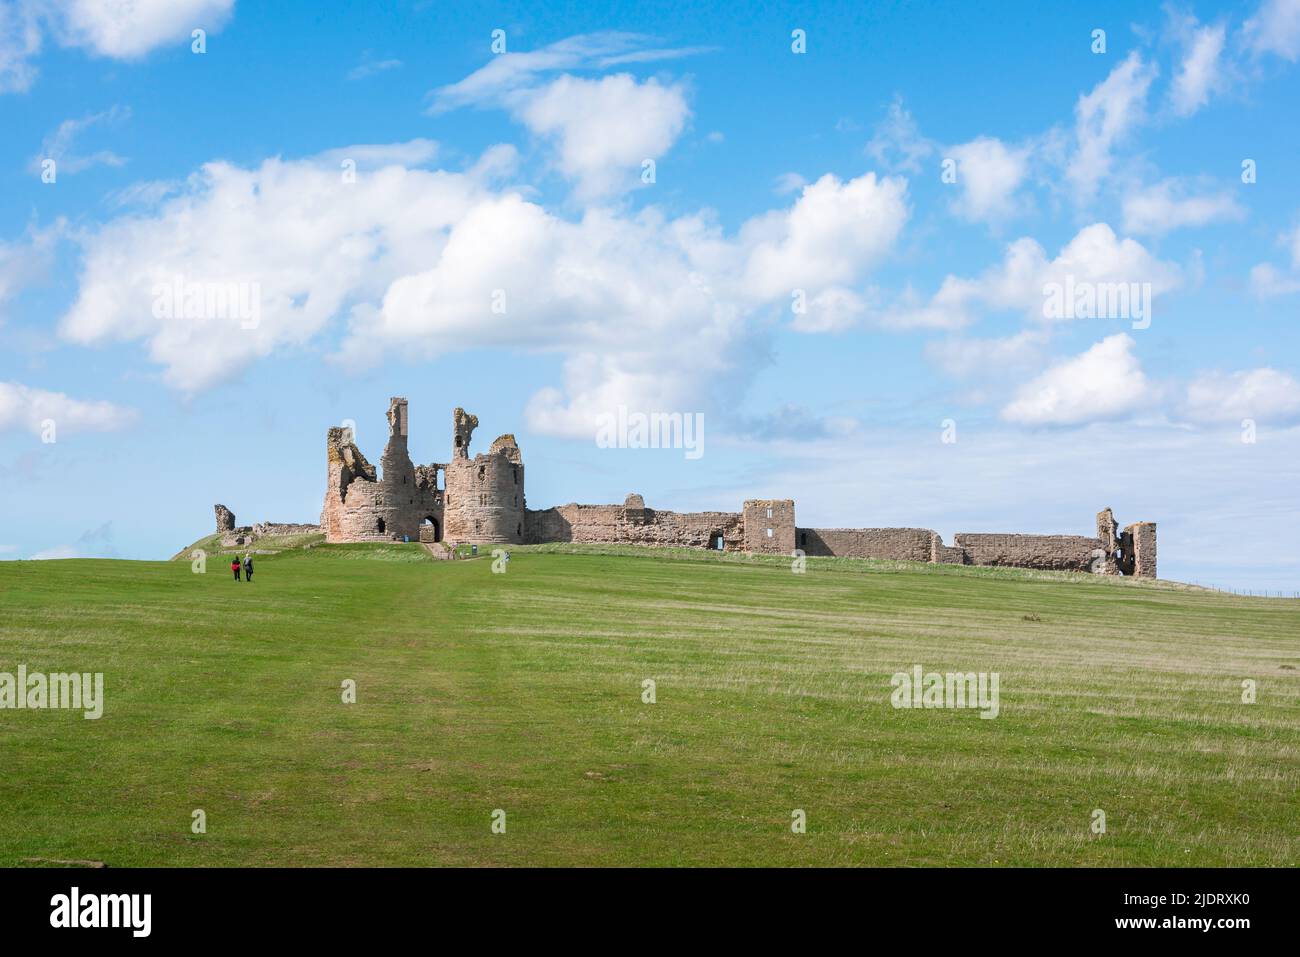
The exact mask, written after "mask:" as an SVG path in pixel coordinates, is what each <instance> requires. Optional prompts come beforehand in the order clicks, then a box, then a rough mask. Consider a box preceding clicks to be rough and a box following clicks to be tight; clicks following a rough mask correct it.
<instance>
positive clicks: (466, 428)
mask: <svg viewBox="0 0 1300 957" xmlns="http://www.w3.org/2000/svg"><path fill="white" fill-rule="evenodd" d="M454 422H455V438H454V445H453V448H452V460H451V463H450V464H449V465H448V466H447V470H446V475H447V490H446V497H445V500H444V501H445V506H444V515H445V516H446V522H447V526H446V533H445V537H446V539H447V540H448V541H460V542H503V543H508V544H514V545H518V544H521V543H522V542H523V540H524V509H525V502H524V462H523V457H522V455H521V454H520V452H519V446H518V444H516V442H515V437H514V436H513V435H503V436H501V437H500V438H498V439H497V440H496V441H495V442H493V443H492V446H491V448H489V449H488V451H487V454H482V453H480V454H478V455H476V456H474V458H472V459H471V458H470V457H469V442H470V438H471V436H472V435H473V433H474V429H475V427H476V426H477V425H478V419H477V418H476V417H475V416H473V415H469V414H467V413H466V412H465V410H464V409H457V410H456V411H455V413H454Z"/></svg>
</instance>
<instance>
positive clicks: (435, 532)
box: [420, 515, 442, 542]
mask: <svg viewBox="0 0 1300 957" xmlns="http://www.w3.org/2000/svg"><path fill="white" fill-rule="evenodd" d="M420 541H422V542H440V541H442V526H441V525H439V524H438V520H437V519H436V518H434V517H433V516H432V515H426V516H424V520H423V521H421V522H420Z"/></svg>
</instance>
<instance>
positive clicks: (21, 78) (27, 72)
mask: <svg viewBox="0 0 1300 957" xmlns="http://www.w3.org/2000/svg"><path fill="white" fill-rule="evenodd" d="M234 6H235V0H5V2H4V3H2V4H0V93H3V92H11V91H19V92H21V91H23V90H26V89H28V88H30V87H31V85H32V83H33V81H34V80H35V78H36V68H35V67H34V66H33V65H32V62H31V61H32V60H33V59H34V58H35V57H36V56H37V54H39V52H40V50H41V47H42V45H43V43H44V41H45V40H46V39H47V38H48V39H50V40H52V41H53V42H54V43H56V44H58V45H59V46H61V47H71V48H76V49H81V50H85V51H86V52H88V53H90V54H92V55H95V56H103V57H110V58H112V59H116V60H133V59H138V58H140V57H142V56H144V55H145V54H147V53H149V52H150V51H152V50H155V49H157V48H159V47H161V46H164V45H166V44H168V43H188V41H189V38H190V32H191V31H192V30H194V29H196V28H201V29H204V30H206V31H207V32H208V33H213V32H215V31H217V30H219V29H220V28H221V27H223V26H224V25H225V24H226V21H227V20H229V18H230V14H231V11H232V10H233V9H234Z"/></svg>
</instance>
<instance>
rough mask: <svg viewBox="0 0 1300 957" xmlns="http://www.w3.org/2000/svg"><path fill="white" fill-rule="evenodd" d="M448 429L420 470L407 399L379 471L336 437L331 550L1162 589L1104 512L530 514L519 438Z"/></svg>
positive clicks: (1142, 538)
mask: <svg viewBox="0 0 1300 957" xmlns="http://www.w3.org/2000/svg"><path fill="white" fill-rule="evenodd" d="M452 427H453V428H452V449H451V461H450V462H446V463H437V462H435V463H431V464H428V465H414V464H413V463H412V462H411V457H410V454H409V452H408V450H407V435H408V428H407V403H406V399H403V398H400V397H399V398H394V399H392V400H391V401H390V403H389V407H388V443H387V445H386V446H385V448H384V454H383V456H382V457H381V458H380V468H379V469H376V468H375V467H374V466H373V465H371V464H370V463H369V462H368V461H366V458H365V456H364V455H362V453H361V450H360V449H359V448H357V446H356V444H355V442H353V436H352V434H351V432H350V430H347V429H343V428H331V429H330V430H329V432H328V434H327V436H326V442H325V452H326V482H325V502H324V507H323V508H322V510H321V529H322V530H323V531H324V533H325V539H326V541H329V542H358V541H391V540H398V541H400V540H402V539H403V538H409V539H410V540H412V541H416V540H419V541H423V542H436V541H442V540H444V539H445V540H447V541H452V542H483V543H488V542H500V543H506V544H510V543H513V544H524V543H527V544H540V543H544V542H590V543H627V544H638V545H676V546H685V547H689V548H712V549H721V550H727V551H747V552H760V553H766V554H773V555H793V554H795V553H796V551H801V552H803V553H804V554H806V555H821V556H841V557H848V558H877V559H893V560H898V561H913V562H931V563H936V564H951V565H1009V566H1015V567H1019V568H1041V569H1048V570H1053V571H1074V572H1092V573H1095V574H1103V575H1136V576H1138V577H1140V578H1154V577H1156V526H1155V523H1154V522H1137V523H1135V524H1133V525H1128V526H1126V527H1125V528H1124V529H1123V530H1122V531H1121V530H1120V529H1119V525H1118V523H1117V522H1116V521H1115V516H1114V515H1113V514H1112V513H1111V510H1110V509H1109V508H1107V509H1103V510H1102V511H1100V512H1098V513H1097V525H1096V528H1097V534H1096V536H1084V535H1019V534H985V533H968V532H963V533H959V534H957V535H954V536H953V543H952V545H945V544H944V543H943V539H942V537H941V536H939V535H938V534H937V533H936V532H934V531H932V530H931V529H928V528H799V527H798V526H797V525H796V524H795V515H794V501H793V500H792V499H752V500H749V501H746V502H745V503H744V505H743V506H742V508H741V511H739V512H669V511H661V510H659V509H655V508H650V507H647V506H646V503H645V501H644V500H643V499H642V498H641V496H640V495H637V494H631V495H629V496H628V497H627V499H626V500H625V501H624V502H623V504H622V505H578V504H576V503H571V504H569V505H559V506H556V507H554V508H547V509H540V510H533V509H529V508H528V507H527V502H526V499H525V498H524V462H523V455H522V454H521V453H520V451H519V445H518V444H517V443H516V441H515V437H514V436H513V435H502V436H500V437H498V438H497V439H496V440H495V441H494V442H493V443H492V444H491V446H490V447H489V448H488V451H487V452H486V453H479V454H478V455H476V456H474V458H472V459H471V458H470V457H469V446H470V440H471V439H472V438H473V435H474V430H475V429H476V428H478V418H477V417H476V416H473V415H470V414H469V413H467V412H466V411H465V410H464V409H456V410H455V412H454V413H453V416H452ZM216 519H217V531H218V532H220V533H222V535H223V536H235V535H239V534H240V533H247V532H252V534H251V536H248V539H249V540H252V539H254V538H256V537H257V536H258V535H260V534H267V533H268V532H264V531H259V530H263V529H268V528H276V529H285V530H288V529H290V528H292V529H294V530H301V529H303V528H304V526H265V525H261V526H254V527H253V528H252V529H248V528H236V527H235V516H234V514H233V513H232V512H231V511H230V510H229V509H227V508H226V507H225V506H224V505H218V506H216ZM243 542H244V537H243V536H241V541H240V543H241V544H243Z"/></svg>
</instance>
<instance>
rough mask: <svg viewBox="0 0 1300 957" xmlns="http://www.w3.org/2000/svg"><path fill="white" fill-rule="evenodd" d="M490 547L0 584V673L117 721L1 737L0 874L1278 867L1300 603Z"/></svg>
mask: <svg viewBox="0 0 1300 957" xmlns="http://www.w3.org/2000/svg"><path fill="white" fill-rule="evenodd" d="M489 550H490V549H489ZM601 551H606V552H608V551H623V552H626V553H628V554H626V555H611V554H601V553H600V552H601ZM511 553H512V556H513V558H512V561H511V563H510V568H509V572H508V573H507V574H505V575H494V574H492V573H491V571H490V559H486V560H482V559H481V560H478V561H467V562H435V561H431V560H428V558H427V556H426V555H425V553H424V552H423V551H422V549H421V548H420V547H419V546H417V545H409V546H402V545H393V546H324V547H318V548H313V549H310V550H303V551H286V552H284V553H282V554H279V555H274V556H263V557H261V559H260V560H259V562H258V565H257V567H258V574H257V580H256V581H255V582H254V583H253V584H252V585H248V584H242V583H241V584H239V585H235V584H234V582H233V581H231V580H230V576H229V571H228V570H226V569H225V568H224V564H223V563H220V562H215V561H214V564H213V565H212V566H211V567H209V569H208V573H207V574H205V575H195V574H192V573H191V570H190V566H189V564H188V562H173V563H134V562H112V561H64V562H41V563H32V562H4V563H0V598H2V600H3V607H4V614H3V618H2V619H0V671H14V670H16V668H17V666H18V664H20V663H23V664H26V665H27V666H28V668H29V669H30V670H34V671H64V670H72V669H77V670H91V671H103V672H105V681H106V697H107V699H108V700H107V708H106V713H105V716H104V717H103V718H102V719H101V720H99V721H86V720H84V719H83V718H82V717H81V715H80V714H79V713H73V712H56V711H45V712H33V711H0V766H3V768H4V773H3V774H2V775H0V864H3V865H10V864H15V863H19V862H22V861H23V859H25V858H36V857H39V858H56V859H92V860H103V861H107V862H108V863H109V864H110V865H115V866H123V865H141V864H182V865H208V864H254V865H256V864H290V865H299V864H306V865H311V864H416V865H419V864H995V863H996V864H1012V865H1015V864H1021V865H1027V864H1066V865H1069V864H1084V865H1116V864H1167V865H1193V864H1208V865H1220V864H1244V865H1255V864H1274V865H1279V864H1289V865H1295V864H1296V863H1300V852H1298V842H1297V835H1298V833H1300V822H1298V820H1297V814H1296V790H1297V783H1298V782H1300V752H1298V750H1297V741H1298V736H1297V729H1298V728H1300V672H1298V671H1296V670H1294V669H1295V668H1296V667H1297V666H1300V603H1296V602H1294V601H1281V600H1263V599H1248V598H1240V597H1234V596H1230V595H1222V594H1217V593H1212V592H1201V591H1195V590H1188V589H1179V588H1174V587H1169V586H1162V585H1147V584H1144V583H1136V582H1131V581H1099V580H1096V579H1085V580H1082V581H1075V582H1064V581H1061V580H1060V579H1059V577H1057V576H1051V575H1043V574H1035V573H1027V572H1016V571H1014V570H982V569H963V568H936V567H927V566H908V565H888V564H869V563H863V562H851V561H839V560H824V561H819V560H815V559H810V560H809V563H808V573H807V574H805V575H802V576H799V575H792V574H791V573H790V570H789V566H788V563H787V562H785V561H783V560H781V561H776V560H756V561H746V560H743V559H740V558H736V559H728V558H726V557H718V556H711V555H703V554H700V553H695V554H693V555H683V554H675V553H672V552H662V553H660V552H645V551H637V550H632V549H622V550H619V549H605V550H599V549H597V550H586V551H584V550H581V549H573V548H567V549H565V548H547V547H542V548H536V549H527V548H519V549H511ZM687 558H689V559H690V560H684V559H687ZM1030 615H1037V616H1038V617H1039V619H1040V620H1038V621H1029V620H1025V616H1030ZM915 663H920V664H922V665H924V666H925V668H926V669H927V670H931V669H933V670H940V671H946V670H962V671H999V672H1000V673H1001V675H1002V715H1001V717H999V718H998V719H997V720H993V721H988V720H981V719H980V718H979V717H978V714H977V713H976V712H974V711H942V710H940V711H903V710H894V709H892V708H891V707H890V704H889V691H890V689H889V676H890V675H891V674H892V673H893V672H895V671H898V670H906V669H908V668H910V666H911V665H913V664H915ZM647 677H649V678H654V679H655V680H656V681H657V683H658V688H657V696H658V702H657V703H656V704H653V705H648V704H642V703H641V682H642V680H643V679H644V678H647ZM345 678H353V679H355V680H356V681H357V684H358V696H359V701H358V703H357V704H356V705H351V706H348V705H344V704H342V703H341V702H340V692H339V687H340V682H341V681H342V680H343V679H345ZM1243 678H1255V679H1256V680H1257V681H1258V687H1259V701H1258V703H1257V704H1254V705H1243V704H1242V703H1241V700H1240V699H1241V692H1240V683H1241V680H1242V679H1243ZM194 808H203V809H204V810H205V811H206V812H207V816H208V833H207V834H206V835H202V836H196V835H193V834H191V833H190V828H189V825H190V813H191V811H192V810H193V809H194ZM494 808H504V809H505V810H506V811H507V813H508V818H507V820H508V829H507V833H506V834H505V835H493V834H491V833H490V830H489V815H490V813H491V811H492V810H493V809H494ZM794 808H802V809H804V810H806V812H807V815H808V833H807V834H804V835H795V834H792V833H791V832H790V826H789V825H790V812H791V810H792V809H794ZM1094 808H1101V809H1104V810H1105V811H1106V814H1107V825H1108V831H1107V833H1106V834H1105V835H1104V836H1103V837H1095V836H1092V835H1090V834H1089V830H1088V825H1089V823H1090V814H1091V812H1092V810H1093V809H1094Z"/></svg>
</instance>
